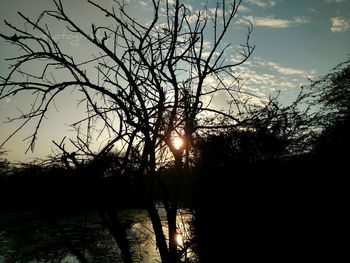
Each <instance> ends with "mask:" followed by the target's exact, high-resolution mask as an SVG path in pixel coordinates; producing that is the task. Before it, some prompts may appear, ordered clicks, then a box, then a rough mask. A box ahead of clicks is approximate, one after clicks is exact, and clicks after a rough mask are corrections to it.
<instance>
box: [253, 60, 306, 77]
mask: <svg viewBox="0 0 350 263" xmlns="http://www.w3.org/2000/svg"><path fill="white" fill-rule="evenodd" d="M256 63H257V64H258V65H259V66H263V67H268V68H270V69H272V70H275V71H277V72H278V73H280V74H282V75H301V76H306V75H308V72H306V71H304V70H301V69H296V68H291V67H285V66H282V65H280V64H278V63H276V62H273V61H265V60H262V59H259V58H257V60H256Z"/></svg>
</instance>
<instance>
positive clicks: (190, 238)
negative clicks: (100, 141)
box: [0, 0, 350, 263]
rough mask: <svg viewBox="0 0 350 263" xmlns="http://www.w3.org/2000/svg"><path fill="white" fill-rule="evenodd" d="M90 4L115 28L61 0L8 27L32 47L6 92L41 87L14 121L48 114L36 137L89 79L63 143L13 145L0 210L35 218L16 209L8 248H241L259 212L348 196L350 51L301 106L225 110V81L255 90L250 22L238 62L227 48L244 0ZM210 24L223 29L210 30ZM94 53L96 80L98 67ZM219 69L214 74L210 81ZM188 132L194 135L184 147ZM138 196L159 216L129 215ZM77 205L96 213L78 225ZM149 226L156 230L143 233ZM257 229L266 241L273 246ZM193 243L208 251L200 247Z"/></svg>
mask: <svg viewBox="0 0 350 263" xmlns="http://www.w3.org/2000/svg"><path fill="white" fill-rule="evenodd" d="M89 3H91V5H92V6H93V7H94V8H96V10H98V11H99V12H101V13H102V14H104V15H105V17H106V19H111V20H112V21H113V23H116V24H117V26H116V27H115V28H113V29H111V28H107V27H104V26H97V25H95V24H92V32H90V31H86V30H85V29H84V28H81V27H80V26H79V25H77V24H76V23H75V22H74V20H73V19H71V18H70V17H69V16H68V15H67V13H66V12H65V9H64V6H63V5H62V3H61V1H59V0H55V1H54V4H55V7H56V9H55V10H52V11H44V12H43V13H42V14H41V16H40V17H39V18H38V19H37V20H36V21H34V20H31V19H30V18H28V17H26V16H25V15H23V14H21V13H20V14H19V15H20V16H21V17H22V18H23V20H24V22H25V24H26V26H25V29H20V28H18V27H17V26H14V25H12V24H10V23H8V22H6V24H7V26H8V27H9V28H10V29H12V30H13V31H14V32H15V34H14V35H13V36H7V35H3V34H0V36H1V38H2V39H4V40H6V41H7V42H9V43H11V44H13V45H16V46H17V47H20V48H21V50H22V51H23V54H22V55H20V56H18V57H15V58H12V60H11V61H13V63H14V64H13V65H12V67H13V71H11V72H10V74H9V75H8V76H6V77H2V83H1V94H0V99H5V98H7V97H9V96H15V95H16V94H19V93H22V92H23V93H25V92H28V91H31V92H34V93H35V94H36V97H35V98H34V102H33V104H32V107H31V109H30V110H29V112H27V113H24V114H21V115H20V116H19V117H17V118H14V119H10V121H16V120H24V123H25V124H26V123H27V122H30V121H34V122H35V128H34V130H33V133H32V135H31V136H30V137H29V148H28V150H29V149H33V148H34V146H35V142H36V140H37V135H38V131H39V129H40V128H41V126H42V123H43V121H44V120H45V117H46V114H47V111H48V109H49V108H50V107H52V106H53V103H54V99H55V97H56V96H57V95H58V94H60V93H63V92H64V91H66V90H67V89H69V88H73V89H76V91H77V92H79V94H80V96H81V101H80V102H79V104H86V109H87V112H86V116H85V118H83V119H82V120H80V121H78V122H76V123H74V124H73V125H72V127H73V128H74V129H75V130H76V132H77V137H76V138H75V139H67V138H65V137H64V138H63V139H62V141H61V142H53V144H54V145H55V147H56V149H57V152H56V154H55V155H53V156H51V157H50V158H48V159H46V160H40V161H39V160H37V161H35V162H33V163H27V164H16V165H11V164H10V163H9V162H8V161H7V160H6V159H5V158H4V157H3V156H4V152H2V151H1V152H0V157H1V158H0V183H1V185H0V205H1V208H0V209H1V210H2V211H4V212H6V213H12V216H13V215H16V216H18V217H19V218H21V216H22V214H21V212H23V211H27V212H28V211H30V212H29V214H25V215H26V216H24V218H25V220H28V222H29V225H28V228H23V229H22V228H20V227H19V226H18V225H17V224H16V223H13V224H12V223H11V222H9V220H7V216H6V214H5V216H4V218H3V219H2V220H3V222H1V224H2V225H4V226H5V230H1V231H0V238H2V239H5V241H6V240H10V241H9V242H7V243H6V245H5V246H2V247H1V248H0V252H1V253H2V254H3V255H2V258H1V257H0V260H2V259H4V260H6V262H28V261H31V260H36V261H38V262H41V261H48V262H60V261H62V260H63V259H64V258H66V257H67V256H72V257H73V258H75V260H77V261H78V262H83V263H87V262H114V261H116V260H117V261H118V260H119V261H121V262H128V263H131V262H139V261H142V260H143V259H144V257H146V254H143V253H145V252H144V251H143V250H142V249H141V248H140V247H141V246H144V244H145V243H147V242H149V243H151V244H152V246H153V248H154V251H155V250H156V249H157V251H158V252H159V256H160V259H161V261H162V262H170V263H175V262H190V261H193V262H195V261H200V262H223V261H224V260H225V259H227V258H230V257H231V256H232V255H231V253H232V244H231V243H230V242H227V241H226V240H235V239H236V240H238V239H241V240H243V241H244V242H246V239H247V237H246V236H247V235H256V233H253V232H254V231H257V230H258V229H259V227H260V226H259V225H258V226H256V227H251V224H252V222H253V220H251V219H250V220H247V221H245V219H246V218H247V217H249V216H250V215H253V214H254V211H265V212H266V211H269V210H278V209H293V210H301V209H307V208H310V207H317V208H327V207H349V204H350V203H349V201H350V199H349V192H348V189H347V186H348V181H349V179H348V177H347V176H346V175H345V173H344V172H343V171H344V170H346V168H347V167H346V164H347V163H348V161H349V155H347V154H344V152H346V151H347V150H348V149H349V135H348V134H349V124H350V122H349V121H350V114H349V113H350V111H349V110H350V109H349V105H350V90H349V87H350V86H349V77H350V75H349V74H350V69H349V64H350V62H349V61H347V62H344V63H342V64H340V65H339V66H338V67H336V68H335V69H334V71H333V72H331V73H330V74H328V75H326V76H324V77H321V78H320V79H317V80H315V81H312V82H311V84H310V86H309V87H307V88H304V89H302V90H301V92H300V94H299V96H298V97H297V99H296V100H295V102H293V103H292V104H291V105H288V106H285V105H282V104H281V103H279V102H278V98H271V99H269V100H267V101H262V102H261V103H262V104H259V105H255V104H249V103H248V102H249V100H243V101H239V100H236V99H233V100H232V101H230V103H231V106H232V105H234V106H236V108H237V109H238V110H237V111H235V110H232V107H228V108H227V109H226V110H219V109H216V108H211V107H210V104H208V105H204V103H203V101H206V100H209V101H211V96H212V94H217V93H218V92H223V93H225V95H226V96H227V97H230V98H234V97H235V94H239V95H242V94H241V91H240V85H241V84H240V83H239V81H238V78H237V77H236V76H235V75H234V74H235V73H234V68H235V67H237V66H238V65H240V64H242V63H244V62H245V61H246V60H247V59H248V58H249V57H250V55H251V54H252V52H253V50H254V46H252V45H251V44H250V42H249V41H250V34H251V32H252V26H251V25H250V26H249V27H248V31H247V37H246V40H245V43H244V44H242V45H241V50H240V52H239V55H240V58H239V60H238V61H237V62H234V63H233V62H232V61H231V62H227V60H225V59H224V54H225V52H227V50H228V48H229V46H228V45H226V44H224V43H223V39H224V37H225V34H226V33H227V32H228V28H229V27H230V25H231V22H232V21H233V19H234V18H235V16H236V12H237V10H238V8H239V6H240V3H241V2H240V1H237V2H234V3H232V5H230V6H229V5H226V4H225V1H222V2H221V5H219V4H218V5H217V7H216V9H214V10H215V11H214V13H213V12H212V11H210V10H209V9H208V8H207V7H205V8H204V9H203V10H202V12H201V13H197V15H196V16H195V18H193V17H192V18H191V19H190V16H191V11H190V10H189V9H188V8H186V6H185V5H183V4H181V3H180V2H179V1H175V3H174V4H170V3H169V2H168V1H166V5H165V6H161V4H160V2H159V1H152V3H153V7H154V17H153V20H152V23H151V24H150V25H142V24H140V23H138V22H137V21H136V20H135V19H133V18H131V17H130V16H129V15H128V14H127V13H126V9H125V5H124V4H121V3H119V4H118V2H116V7H117V9H118V14H116V10H117V9H112V10H107V9H105V8H104V7H103V6H102V5H99V4H96V3H94V2H90V1H89ZM161 7H164V10H165V11H164V10H163V8H161ZM160 10H162V12H166V17H167V21H166V22H164V21H161V20H160V18H159V16H160V15H161V11H160ZM218 13H222V17H221V16H220V15H218ZM44 17H46V18H54V19H55V20H58V21H60V22H64V23H65V24H67V25H69V26H68V30H70V31H71V32H73V33H76V34H79V35H80V36H82V37H83V38H84V39H85V41H87V42H88V43H89V44H91V45H92V46H93V47H94V48H95V49H96V50H97V51H98V52H97V53H96V54H98V55H96V56H95V57H94V59H91V58H90V57H89V58H82V59H79V61H80V62H79V63H76V62H75V61H77V60H75V58H74V56H72V55H71V54H68V53H65V52H64V51H62V49H61V48H60V44H59V43H58V42H57V41H55V39H54V38H53V37H52V35H51V33H50V29H49V27H47V25H45V24H44V23H43V20H44ZM193 19H194V20H193ZM190 20H191V21H190ZM219 20H220V21H219ZM160 22H162V23H161V24H162V27H159V25H158V23H160ZM163 22H164V23H163ZM42 23H43V24H42ZM210 23H211V26H213V28H214V29H215V30H214V32H213V34H210V35H209V36H208V35H207V33H208V32H207V31H206V27H207V25H208V24H210ZM164 24H165V25H164ZM28 25H30V27H29V26H28ZM28 28H32V31H30V30H29V29H28ZM37 33H40V34H41V35H42V36H43V37H40V36H38V34H37ZM207 38H210V39H212V40H213V43H212V45H211V48H210V49H209V50H207V49H206V47H205V46H204V44H203V43H204V41H206V39H207ZM33 43H34V44H33ZM117 50H118V51H117ZM204 50H205V51H206V53H207V54H206V55H203V51H204ZM107 57H108V58H109V59H110V60H106V58H107ZM84 59H85V60H84ZM32 60H40V61H41V62H42V61H45V62H46V63H47V64H45V65H46V66H45V67H44V69H42V72H41V74H39V75H38V76H37V75H33V73H32V72H31V71H30V69H28V68H27V67H26V65H27V62H28V61H32ZM91 63H92V64H94V66H95V70H96V71H97V73H98V77H97V78H98V79H97V80H93V78H91V77H90V75H89V72H90V70H91V69H90V68H89V67H88V66H87V65H90V64H91ZM52 66H55V67H52ZM26 69H27V71H26ZM58 69H60V70H62V69H65V70H66V71H67V78H64V79H63V78H59V77H58V78H55V77H53V74H54V73H58V72H57V71H58ZM56 70H57V71H56ZM184 72H185V73H184ZM112 73H113V74H112ZM112 75H113V76H112ZM20 77H22V78H20ZM94 77H95V75H94ZM208 78H213V79H214V80H215V82H216V83H217V84H216V85H211V84H210V85H206V84H205V81H208ZM228 79H230V81H227V80H228ZM76 87H78V88H76ZM101 123H102V124H101ZM21 127H24V126H21ZM18 131H19V129H18V130H15V131H14V133H13V134H11V135H10V136H9V139H11V137H12V135H14V134H15V133H17V132H18ZM94 132H95V133H98V135H97V138H98V137H100V136H101V135H102V134H103V133H107V134H108V136H109V137H108V141H107V142H106V143H105V145H104V146H103V147H101V149H100V150H98V151H94V150H93V148H94V147H93V146H94V145H93V143H94V140H96V139H97V138H94V137H92V135H91V134H93V133H94ZM176 137H178V138H180V139H182V145H181V146H179V147H178V148H177V147H176V146H175V144H174V143H173V142H174V138H176ZM68 144H70V145H69V146H68ZM184 207H185V208H187V209H189V210H190V212H188V214H190V217H191V219H193V222H192V223H191V224H190V226H187V224H188V222H187V221H188V218H187V219H186V220H187V221H186V220H185V219H183V217H181V216H182V213H181V212H182V211H183V210H184ZM127 209H134V211H141V210H140V209H143V210H142V211H144V215H146V216H145V218H146V219H145V218H143V219H142V220H140V221H137V220H136V219H135V218H131V219H130V218H128V217H127V216H125V211H126V210H127ZM145 211H146V212H145ZM67 212H69V213H78V215H80V216H82V218H84V219H83V221H79V222H78V223H77V224H75V223H76V222H75V223H74V224H69V223H66V222H65V220H66V219H65V218H62V214H64V213H67ZM89 213H90V216H91V218H92V221H89V223H88V222H87V219H86V216H87V215H89ZM140 213H141V212H140ZM242 214H243V215H244V216H243V217H240V218H241V219H239V220H238V221H239V223H238V225H237V224H235V223H234V218H237V216H238V215H242ZM9 215H10V214H9ZM262 215H263V214H260V216H262ZM16 216H15V218H16ZM135 217H136V216H135ZM91 218H90V219H91ZM242 218H243V219H242ZM90 219H89V220H90ZM69 220H73V219H72V218H70V219H69ZM147 220H148V221H147ZM259 220H260V221H259V222H260V223H262V222H264V223H265V221H264V220H263V219H261V218H259ZM73 221H74V220H73ZM185 221H186V222H185ZM145 222H148V223H147V226H145V225H146V223H145ZM140 224H141V225H143V226H144V227H145V229H146V230H147V231H148V235H143V234H142V235H140V234H137V233H136V232H137V231H140V228H139V225H140ZM36 225H38V226H40V228H36ZM185 225H186V227H185ZM270 226H271V225H270ZM240 228H242V229H240ZM247 229H248V230H247ZM22 231H24V232H22ZM26 231H28V232H26ZM135 231H136V232H135ZM189 233H190V234H189ZM264 234H266V233H264ZM22 235H25V236H26V237H25V238H23V239H22V237H21V236H22ZM141 237H142V238H141ZM178 237H180V241H179V240H178ZM150 240H151V241H150ZM0 241H1V240H0ZM258 242H259V251H263V250H264V249H265V248H266V246H265V244H262V240H259V241H258ZM33 244H35V245H33ZM274 244H275V245H277V242H275V243H274ZM24 247H27V248H28V247H29V248H28V249H24ZM239 248H242V249H243V250H244V251H246V249H247V248H245V247H244V245H241V246H239ZM257 248H258V245H253V246H252V247H251V249H257ZM14 251H15V252H14ZM193 251H194V252H196V253H197V255H198V257H197V256H195V257H191V256H190V255H191V253H193Z"/></svg>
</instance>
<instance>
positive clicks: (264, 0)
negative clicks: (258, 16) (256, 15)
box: [246, 0, 279, 8]
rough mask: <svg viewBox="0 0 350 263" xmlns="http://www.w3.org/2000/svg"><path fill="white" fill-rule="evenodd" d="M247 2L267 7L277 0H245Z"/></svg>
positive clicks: (274, 3) (273, 4) (272, 5)
mask: <svg viewBox="0 0 350 263" xmlns="http://www.w3.org/2000/svg"><path fill="white" fill-rule="evenodd" d="M246 2H247V3H249V4H252V5H256V6H257V7H262V8H269V7H274V6H275V5H276V4H277V3H278V2H279V1H278V0H247V1H246Z"/></svg>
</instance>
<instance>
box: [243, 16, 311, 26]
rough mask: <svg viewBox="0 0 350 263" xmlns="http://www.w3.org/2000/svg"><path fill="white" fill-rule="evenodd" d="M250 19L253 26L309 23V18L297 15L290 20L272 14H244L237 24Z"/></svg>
mask: <svg viewBox="0 0 350 263" xmlns="http://www.w3.org/2000/svg"><path fill="white" fill-rule="evenodd" d="M247 20H248V21H251V22H252V23H253V25H254V26H262V27H273V28H287V27H291V26H298V25H302V24H306V23H309V22H310V20H309V19H308V18H307V17H305V16H297V17H294V18H293V19H291V20H288V19H282V18H276V17H274V16H260V17H258V16H255V17H254V16H245V17H244V18H243V19H240V20H239V21H238V23H239V24H245V23H247Z"/></svg>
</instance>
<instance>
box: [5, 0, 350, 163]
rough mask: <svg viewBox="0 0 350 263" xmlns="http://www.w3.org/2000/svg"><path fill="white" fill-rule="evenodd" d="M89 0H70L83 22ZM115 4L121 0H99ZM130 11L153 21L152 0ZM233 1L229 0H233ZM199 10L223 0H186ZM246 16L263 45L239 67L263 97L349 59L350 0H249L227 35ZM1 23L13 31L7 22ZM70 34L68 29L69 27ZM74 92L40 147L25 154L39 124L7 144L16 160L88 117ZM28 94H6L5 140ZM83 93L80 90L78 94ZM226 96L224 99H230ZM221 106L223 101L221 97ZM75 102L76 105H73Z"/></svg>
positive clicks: (12, 14) (9, 0) (12, 15)
mask: <svg viewBox="0 0 350 263" xmlns="http://www.w3.org/2000/svg"><path fill="white" fill-rule="evenodd" d="M84 2H85V1H83V0H75V1H63V3H64V4H65V6H66V9H67V10H69V12H70V14H72V15H73V16H74V17H76V18H77V20H78V21H79V22H81V24H82V25H88V24H89V21H91V20H97V21H98V20H99V17H98V15H97V14H96V13H94V11H93V9H92V8H91V6H89V5H87V4H86V3H84ZM96 2H99V3H105V5H106V6H107V7H110V6H111V5H112V4H113V1H111V0H106V1H102V0H99V1H96ZM125 2H127V3H128V5H129V12H130V13H131V14H132V16H134V17H136V18H137V19H138V20H139V21H142V22H143V23H147V22H148V19H150V17H151V14H152V5H151V4H150V1H148V0H128V1H125ZM227 2H229V1H227ZM185 3H186V5H187V7H188V8H189V9H190V10H192V13H195V11H196V10H197V9H198V8H201V7H203V5H204V4H205V3H206V4H207V5H208V7H209V8H212V7H215V5H216V1H211V0H209V1H207V2H204V3H202V2H201V1H198V0H187V1H185ZM0 6H1V8H0V10H1V11H0V16H1V18H3V19H7V20H8V21H10V22H12V23H14V24H19V25H20V24H21V21H20V20H19V19H18V16H17V14H16V12H17V11H21V12H23V13H25V14H27V16H29V17H37V16H38V15H39V13H40V11H41V10H45V9H50V8H52V4H51V3H50V1H48V0H30V1H28V0H0ZM246 19H248V20H250V21H251V22H252V23H253V25H254V31H253V33H252V39H251V42H252V44H254V45H256V49H255V51H254V53H253V55H252V57H251V58H250V59H249V60H248V62H247V63H246V64H244V65H242V66H240V67H239V68H237V69H236V72H237V74H238V75H239V76H240V77H241V78H242V79H244V80H245V81H246V83H245V86H244V89H245V91H248V92H250V93H254V94H256V95H258V96H259V97H260V98H261V99H264V98H265V97H267V96H269V95H270V94H276V92H281V93H280V94H281V95H280V100H281V102H282V103H285V104H288V103H290V102H291V101H292V100H293V98H294V97H295V95H296V94H297V93H298V91H299V88H300V86H301V85H305V84H307V83H308V80H307V78H311V79H313V78H315V77H317V76H322V75H324V74H326V73H327V72H328V71H329V70H331V69H332V68H333V67H334V66H335V65H336V64H338V63H340V62H342V61H345V60H346V59H347V58H349V54H350V48H349V47H350V0H243V1H242V5H241V7H240V9H239V12H238V15H237V17H236V19H235V21H234V23H233V26H232V28H231V31H230V32H229V34H228V37H227V39H226V40H225V41H226V42H232V43H234V44H239V43H240V42H243V41H244V36H245V34H246V22H245V21H246ZM50 26H52V27H53V28H55V30H56V32H62V33H60V34H61V36H60V37H59V38H60V41H61V42H63V43H64V44H65V45H66V47H67V48H68V49H70V50H71V51H72V52H74V53H75V54H76V55H78V56H79V55H81V56H84V55H86V53H89V48H88V47H87V46H86V45H85V44H84V43H83V42H82V41H80V40H79V39H77V38H74V35H70V34H69V33H67V32H63V31H62V28H60V26H59V25H56V24H51V25H50ZM0 31H1V32H8V31H7V29H6V27H5V26H4V23H3V22H1V23H0ZM64 34H65V35H64ZM16 52H17V51H16V50H14V49H13V48H11V47H8V46H7V45H6V44H5V43H4V42H1V43H0V61H1V64H0V75H5V74H6V72H8V69H7V67H8V65H7V62H5V61H4V59H5V58H6V57H9V56H12V55H15V54H16ZM72 97H74V95H69V96H68V97H64V96H63V97H62V98H60V100H59V101H58V102H57V104H58V105H59V104H61V105H64V107H61V108H59V109H58V111H56V110H52V115H51V116H50V117H48V119H47V120H46V121H45V123H44V126H43V128H42V131H41V133H40V134H39V136H40V138H39V140H38V142H37V145H36V149H35V152H34V153H28V154H26V155H24V152H25V149H26V147H27V143H26V142H24V141H23V139H24V138H25V137H26V136H28V135H29V134H30V131H31V129H32V128H33V126H28V127H26V128H25V129H24V130H23V132H21V133H19V134H18V135H16V136H15V137H14V138H13V140H11V141H10V142H9V143H8V144H6V147H5V148H6V149H8V150H9V153H8V158H9V159H10V160H21V161H23V160H29V159H30V158H33V157H44V156H46V155H47V154H49V153H50V152H51V147H52V144H51V143H50V142H51V140H52V139H55V140H57V141H59V140H60V138H62V137H63V136H64V134H66V132H67V130H68V129H69V126H68V125H69V124H70V123H72V122H74V120H76V119H79V117H81V116H82V115H81V114H82V112H81V111H76V110H75V109H74V105H75V102H76V100H74V99H73V98H72ZM27 99H28V98H26V97H25V96H22V97H15V98H11V99H7V100H3V101H0V122H1V126H0V143H1V142H2V141H3V140H4V139H5V138H6V137H7V136H8V135H9V134H10V132H11V130H13V129H15V128H16V127H17V126H18V123H17V125H16V124H6V125H5V124H3V122H4V121H6V118H7V117H9V116H12V117H13V116H14V115H15V114H16V113H18V108H21V109H23V107H24V109H25V107H26V106H25V105H26V102H27ZM75 99H77V98H75ZM225 101H226V98H220V99H219V100H218V101H217V102H216V103H224V102H225ZM217 106H218V107H220V105H217ZM68 109H70V110H68Z"/></svg>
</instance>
